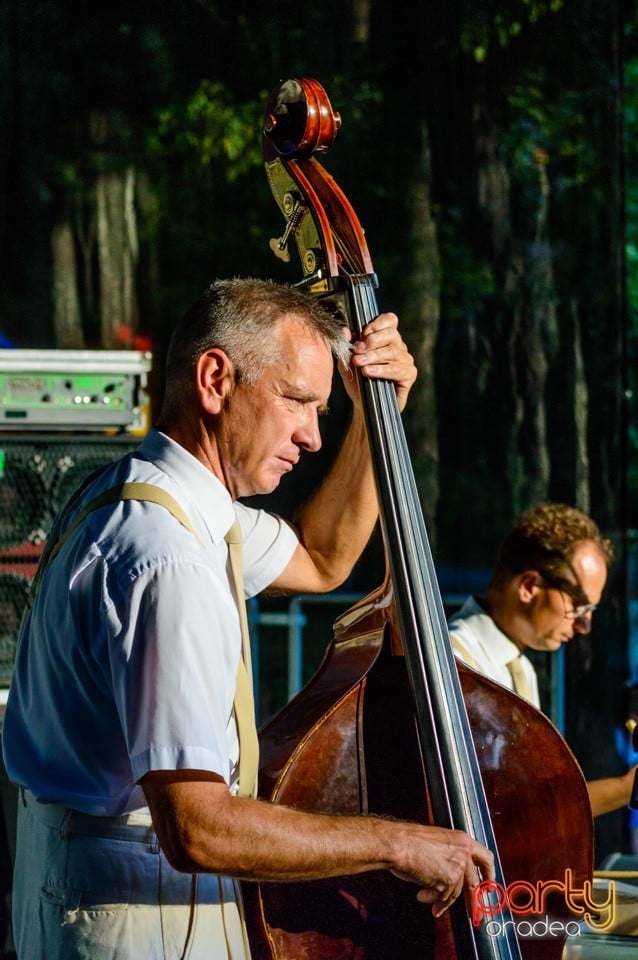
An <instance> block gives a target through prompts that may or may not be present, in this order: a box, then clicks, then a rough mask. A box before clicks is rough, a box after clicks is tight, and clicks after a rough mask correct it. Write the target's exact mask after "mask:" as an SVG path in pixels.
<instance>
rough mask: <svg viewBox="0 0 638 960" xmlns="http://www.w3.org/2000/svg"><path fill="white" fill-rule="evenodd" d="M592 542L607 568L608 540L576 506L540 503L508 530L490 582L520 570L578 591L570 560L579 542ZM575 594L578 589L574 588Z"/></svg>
mask: <svg viewBox="0 0 638 960" xmlns="http://www.w3.org/2000/svg"><path fill="white" fill-rule="evenodd" d="M587 540H591V541H593V542H594V543H595V544H596V546H597V547H598V549H599V550H600V552H601V554H602V556H603V557H604V558H605V562H606V564H607V566H609V565H610V564H611V563H612V561H613V559H614V551H613V547H612V544H611V541H610V540H608V539H607V537H605V536H603V534H602V533H601V531H600V529H599V527H598V526H597V524H596V523H595V522H594V521H593V520H592V519H591V517H588V516H587V515H586V514H584V513H582V511H580V510H578V509H577V508H576V507H570V506H568V505H567V504H564V503H544V504H540V505H539V506H536V507H532V508H531V509H530V510H527V511H526V512H525V513H524V514H523V515H522V516H521V517H520V519H519V520H518V522H517V523H516V525H515V526H514V527H513V528H512V530H510V532H509V533H508V534H507V536H506V537H505V539H504V540H503V542H502V544H501V547H500V549H499V553H498V558H497V561H496V567H495V570H494V577H493V579H494V581H498V580H500V579H502V578H503V577H506V576H508V575H511V574H516V573H522V572H523V571H524V570H538V571H539V573H541V574H542V575H543V576H545V577H546V578H547V579H548V580H551V581H553V582H555V583H556V585H557V586H560V587H561V589H564V590H565V591H566V592H568V593H573V592H574V588H575V587H576V588H578V578H577V577H576V578H575V579H576V583H574V580H573V578H574V577H575V574H574V571H573V568H572V565H571V561H572V558H573V556H574V552H575V550H576V548H577V547H578V545H579V544H581V543H583V541H587ZM576 593H577V594H578V589H576Z"/></svg>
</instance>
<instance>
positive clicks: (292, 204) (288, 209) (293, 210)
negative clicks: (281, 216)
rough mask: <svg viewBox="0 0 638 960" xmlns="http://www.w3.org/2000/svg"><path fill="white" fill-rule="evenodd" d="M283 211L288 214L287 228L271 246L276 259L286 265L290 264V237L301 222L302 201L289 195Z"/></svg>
mask: <svg viewBox="0 0 638 960" xmlns="http://www.w3.org/2000/svg"><path fill="white" fill-rule="evenodd" d="M283 209H284V212H285V213H287V214H288V219H287V221H286V228H285V230H284V232H283V233H282V235H281V237H280V238H279V239H278V240H277V239H273V240H271V241H270V244H269V246H270V249H271V250H272V252H273V253H274V254H275V256H276V257H278V258H279V259H280V260H283V261H284V263H290V254H289V253H288V241H289V240H290V235H291V234H292V233H293V232H294V231H295V230H296V228H297V225H298V223H299V221H300V220H301V214H302V212H303V204H302V203H301V201H300V200H298V199H297V198H294V197H293V196H292V194H290V193H287V194H286V196H285V197H284V199H283Z"/></svg>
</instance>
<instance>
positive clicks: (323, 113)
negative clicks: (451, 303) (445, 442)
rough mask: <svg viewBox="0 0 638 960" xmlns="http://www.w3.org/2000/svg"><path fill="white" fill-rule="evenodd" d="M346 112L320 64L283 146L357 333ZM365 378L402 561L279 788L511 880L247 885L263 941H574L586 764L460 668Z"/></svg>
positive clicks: (394, 425)
mask: <svg viewBox="0 0 638 960" xmlns="http://www.w3.org/2000/svg"><path fill="white" fill-rule="evenodd" d="M339 125H340V119H339V117H338V115H337V114H335V113H334V112H333V110H332V107H331V105H330V103H329V101H328V98H327V97H326V95H325V92H324V91H323V89H322V88H321V86H320V85H319V84H318V83H317V82H316V81H314V80H307V79H296V80H288V81H285V82H283V83H281V84H280V85H279V86H278V87H277V88H276V89H275V91H273V94H272V96H271V99H270V101H269V103H268V106H267V109H266V117H265V121H264V156H265V161H266V170H267V174H268V178H269V181H270V185H271V188H272V191H273V194H274V196H275V198H276V200H277V203H278V204H279V206H280V209H281V210H282V212H283V214H284V216H285V218H286V227H285V229H284V233H283V235H282V237H281V239H280V240H279V241H275V242H274V243H273V248H274V249H275V251H276V252H278V253H279V254H280V255H282V256H284V257H285V256H287V246H288V243H289V242H290V241H291V240H294V241H295V242H296V244H297V246H298V248H299V253H300V256H301V261H302V265H303V272H304V277H303V281H302V282H303V283H304V284H305V285H306V287H307V288H308V289H309V290H310V292H312V293H314V294H316V295H318V296H328V297H337V298H338V299H339V300H340V302H341V304H342V306H343V308H344V310H345V313H346V315H347V318H348V321H349V323H350V325H351V327H352V329H353V335H354V336H355V337H356V335H357V334H358V333H359V332H360V331H361V330H362V329H363V327H364V326H365V325H366V323H367V322H369V321H370V320H371V319H372V318H373V317H374V316H376V315H377V313H378V312H379V311H378V309H377V303H376V295H375V287H376V277H375V274H374V270H373V267H372V262H371V258H370V255H369V252H368V248H367V245H366V242H365V238H364V234H363V230H362V229H361V226H360V224H359V222H358V220H357V218H356V216H355V214H354V212H353V210H352V208H351V206H350V204H349V203H348V201H347V199H346V197H345V196H344V194H343V192H342V191H341V190H340V188H339V187H338V186H337V184H336V183H335V182H334V180H333V179H332V178H331V177H330V176H329V175H328V174H327V172H326V171H325V170H324V169H323V167H322V166H321V165H320V164H319V163H318V162H317V161H316V159H315V158H314V156H313V154H314V153H315V152H317V151H323V150H326V149H327V148H328V147H330V146H331V145H332V143H333V141H334V139H335V137H336V133H337V131H338V129H339ZM360 389H361V393H362V401H363V405H364V411H365V415H366V424H367V428H368V438H369V442H370V448H371V454H372V459H373V463H374V468H375V477H376V483H377V494H378V500H379V507H380V516H381V525H382V531H383V538H384V544H385V550H386V557H387V566H388V574H387V576H386V580H385V582H384V584H382V586H381V587H379V588H378V589H377V590H376V591H375V592H374V593H372V594H371V595H370V596H369V597H368V598H366V599H365V600H364V601H361V602H360V603H359V604H358V605H357V606H355V607H354V608H353V609H352V610H350V611H348V612H347V613H346V614H344V615H343V616H342V617H341V618H339V620H338V621H337V623H336V625H335V637H334V640H333V642H332V643H331V645H330V647H329V649H328V652H327V654H326V657H325V659H324V661H323V664H322V665H321V667H320V669H319V671H318V672H317V674H316V675H315V677H314V678H313V679H312V681H311V682H310V684H309V685H308V686H307V687H306V688H305V689H304V690H303V691H302V692H301V693H300V694H299V695H298V696H297V697H296V698H295V699H294V700H293V701H292V702H291V703H290V704H289V705H288V707H287V708H285V710H284V711H282V713H281V714H279V715H278V716H277V717H275V718H274V720H273V721H271V723H269V724H268V726H267V727H266V728H265V729H264V730H263V731H262V733H261V736H260V741H261V755H262V765H261V771H260V793H261V795H262V796H264V797H266V798H268V799H269V800H271V801H273V802H279V803H285V804H287V805H289V806H296V807H300V808H303V809H309V810H315V811H325V812H329V813H336V812H347V813H368V814H376V815H379V816H390V817H396V818H401V819H406V820H418V821H421V822H428V823H436V824H438V825H440V826H444V827H454V828H457V829H462V830H465V831H466V832H467V833H469V834H470V835H471V836H473V837H475V838H476V839H477V840H480V841H481V842H482V843H484V844H485V845H486V846H488V847H489V848H490V849H491V850H492V852H493V853H494V855H495V860H496V864H497V875H496V884H495V885H494V891H496V893H495V894H493V896H492V897H487V896H486V897H485V898H484V899H483V900H482V901H480V902H479V904H478V911H477V912H476V913H475V916H474V917H472V910H471V906H470V905H467V904H465V905H464V904H463V903H461V902H457V904H455V905H454V907H453V908H452V909H451V910H450V911H449V914H448V915H446V916H445V918H443V919H442V920H440V921H434V920H433V919H432V917H431V914H430V912H429V911H428V910H427V909H424V908H423V906H422V905H420V904H419V903H418V902H417V901H416V896H415V891H414V888H413V887H412V886H411V885H410V884H406V883H404V882H402V881H400V880H398V879H396V878H394V877H392V876H390V875H388V874H387V873H385V872H383V873H381V872H380V873H378V874H364V875H359V876H357V877H345V878H341V879H339V880H330V881H320V882H313V883H305V884H303V885H294V886H291V885H279V884H262V885H260V887H259V888H258V889H255V888H251V887H250V886H249V885H248V886H247V891H246V893H247V903H248V917H247V920H248V923H249V929H250V931H251V947H252V950H253V955H254V958H255V960H275V958H277V960H306V958H307V960H311V958H312V960H332V958H334V960H348V958H353V960H354V958H356V960H386V958H387V960H390V958H392V960H408V958H426V960H429V958H433V960H443V958H448V957H453V956H456V957H458V960H472V958H476V960H516V958H520V957H524V958H525V960H541V958H542V960H558V958H559V957H560V955H561V952H562V942H563V938H562V937H561V936H560V935H559V934H558V933H557V932H558V931H559V929H560V928H559V924H560V922H561V917H563V918H565V917H567V918H568V917H569V911H568V910H567V908H566V905H565V902H564V900H563V899H562V898H561V897H560V895H559V896H554V895H553V894H556V893H558V894H560V884H561V881H562V880H563V879H564V877H565V874H566V871H568V870H569V871H570V873H569V876H570V877H571V878H572V880H573V883H574V885H576V886H577V885H578V884H580V885H581V886H582V884H583V882H584V881H585V880H589V878H590V877H591V870H592V859H593V855H592V824H591V814H590V810H589V802H588V798H587V792H586V788H585V783H584V780H583V777H582V774H581V772H580V770H579V768H578V766H577V764H576V762H575V760H574V758H573V757H572V755H571V752H570V751H569V749H568V747H567V746H566V744H565V743H564V741H563V740H562V738H561V737H560V735H559V734H558V733H557V731H556V730H555V729H554V728H553V727H552V725H551V724H550V723H549V721H548V720H547V719H546V718H545V717H543V716H542V714H540V713H539V712H538V711H537V710H535V709H534V708H533V707H531V706H529V705H528V704H527V703H526V702H524V701H522V700H520V699H519V698H518V697H516V696H515V695H514V694H511V693H509V691H505V690H503V689H501V688H500V687H499V686H497V685H496V684H493V683H491V682H490V681H489V680H486V679H485V678H483V677H479V676H478V675H476V674H474V673H473V672H472V671H469V670H465V669H462V670H461V671H460V675H459V671H458V670H457V666H456V663H455V661H454V657H453V655H452V651H451V648H450V644H449V640H448V636H447V628H446V623H445V614H444V610H443V604H442V601H441V597H440V593H439V590H438V585H437V580H436V574H435V570H434V564H433V561H432V557H431V552H430V548H429V544H428V538H427V534H426V530H425V525H424V522H423V517H422V513H421V510H420V506H419V500H418V495H417V490H416V484H415V481H414V476H413V473H412V469H411V465H410V458H409V452H408V449H407V444H406V441H405V436H404V433H403V429H402V425H401V420H400V416H399V413H398V408H397V404H396V398H395V396H394V390H393V388H392V386H391V385H390V384H388V383H385V382H383V381H374V382H372V381H363V380H362V382H361V384H360ZM512 881H519V882H522V883H523V885H527V886H526V887H524V888H525V889H528V890H530V891H532V893H533V891H543V896H542V898H541V899H542V905H543V908H544V909H545V911H546V916H547V918H548V924H547V926H548V931H547V932H540V933H539V932H538V927H537V928H536V933H534V930H533V923H532V920H533V921H538V920H540V919H541V918H540V917H539V916H538V911H537V906H538V900H534V901H532V900H531V899H530V900H529V902H527V903H525V902H524V901H523V903H522V905H521V902H520V901H519V902H518V905H517V906H516V907H515V909H514V911H512V910H511V909H510V907H511V904H510V903H509V902H508V898H507V897H503V898H501V899H499V897H498V892H499V891H507V889H508V884H509V883H511V882H512ZM494 896H496V901H497V902H495V901H494ZM519 906H520V910H519ZM477 914H478V916H477ZM524 915H526V916H527V927H525V931H527V929H528V928H529V929H530V936H529V937H527V936H525V935H522V936H521V933H520V931H521V929H522V928H521V918H522V917H523V916H524ZM550 919H551V924H552V926H551V932H549V931H550ZM571 919H572V920H574V917H573V915H572V916H571ZM477 920H478V922H477Z"/></svg>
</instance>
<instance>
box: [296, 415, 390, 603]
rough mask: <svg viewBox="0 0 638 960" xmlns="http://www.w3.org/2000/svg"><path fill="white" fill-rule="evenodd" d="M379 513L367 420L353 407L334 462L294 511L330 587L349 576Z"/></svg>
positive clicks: (303, 540) (337, 584) (313, 558)
mask: <svg viewBox="0 0 638 960" xmlns="http://www.w3.org/2000/svg"><path fill="white" fill-rule="evenodd" d="M377 517H378V504H377V495H376V489H375V483H374V475H373V470H372V464H371V461H370V451H369V445H368V439H367V435H366V430H365V424H364V422H363V417H362V415H361V414H360V413H359V412H358V411H355V413H354V414H353V419H352V422H351V424H350V427H349V428H348V431H347V432H346V436H345V438H344V441H343V444H342V446H341V449H340V451H339V453H338V455H337V457H336V459H335V462H334V463H333V465H332V468H331V469H330V471H329V473H328V475H327V476H326V478H325V480H324V481H323V483H322V485H321V486H320V487H319V489H318V490H317V491H316V492H315V494H314V495H313V496H312V497H311V499H310V500H309V501H308V503H307V504H306V505H305V506H304V507H303V508H302V510H301V511H300V513H299V515H298V517H297V526H298V529H299V534H300V538H301V542H302V544H303V546H304V547H305V549H306V550H307V551H308V553H309V554H310V556H311V557H312V560H313V562H314V564H315V566H316V568H317V570H318V572H319V574H320V576H321V578H322V579H324V580H325V584H326V585H325V586H324V587H323V589H326V590H331V589H334V588H335V587H337V586H339V584H341V583H343V581H344V580H345V579H346V578H347V577H348V575H349V574H350V571H351V570H352V568H353V566H354V564H355V563H356V561H357V560H358V559H359V557H360V556H361V554H362V552H363V550H364V549H365V546H366V544H367V543H368V541H369V539H370V536H371V534H372V531H373V530H374V527H375V524H376V521H377Z"/></svg>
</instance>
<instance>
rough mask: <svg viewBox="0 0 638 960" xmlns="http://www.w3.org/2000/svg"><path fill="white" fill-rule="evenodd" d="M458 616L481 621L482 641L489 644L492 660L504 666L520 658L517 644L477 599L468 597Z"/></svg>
mask: <svg viewBox="0 0 638 960" xmlns="http://www.w3.org/2000/svg"><path fill="white" fill-rule="evenodd" d="M458 616H459V617H460V618H462V619H463V620H468V619H470V617H477V618H480V620H481V639H482V640H483V639H485V640H486V642H487V644H489V650H490V659H491V660H493V661H494V662H495V663H498V664H502V665H503V666H504V665H505V664H507V663H509V662H510V661H511V660H513V659H514V658H515V657H517V656H519V655H520V653H521V651H520V650H519V649H518V647H517V646H516V644H515V643H512V641H511V640H510V639H509V637H507V636H506V635H505V634H504V633H503V631H502V630H499V628H498V627H497V626H496V624H495V623H494V621H493V620H492V618H491V617H490V615H489V613H488V612H487V611H486V610H485V608H484V607H482V606H481V603H480V600H479V599H478V598H477V597H468V598H467V600H466V601H465V603H464V604H463V606H462V608H461V610H460V611H459V614H458Z"/></svg>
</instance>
